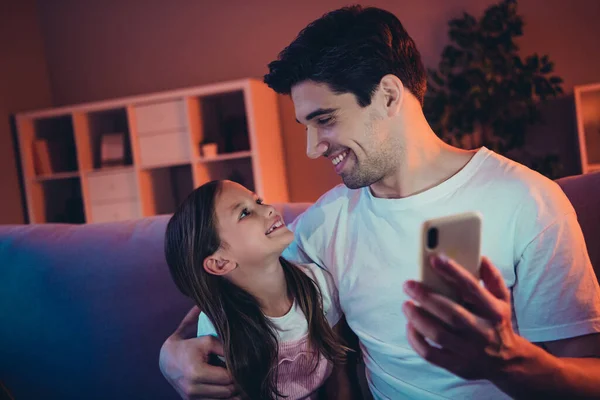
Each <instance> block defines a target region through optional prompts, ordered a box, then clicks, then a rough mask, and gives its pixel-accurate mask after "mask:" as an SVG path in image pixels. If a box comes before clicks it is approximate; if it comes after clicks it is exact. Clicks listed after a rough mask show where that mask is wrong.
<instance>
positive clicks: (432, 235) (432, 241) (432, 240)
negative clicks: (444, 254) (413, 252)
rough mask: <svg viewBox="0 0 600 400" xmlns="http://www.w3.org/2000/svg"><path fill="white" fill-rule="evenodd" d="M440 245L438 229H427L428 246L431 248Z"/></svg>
mask: <svg viewBox="0 0 600 400" xmlns="http://www.w3.org/2000/svg"><path fill="white" fill-rule="evenodd" d="M437 245H438V229H437V228H435V227H433V228H429V230H428V231H427V247H428V248H429V249H431V250H433V249H435V248H436V247H437Z"/></svg>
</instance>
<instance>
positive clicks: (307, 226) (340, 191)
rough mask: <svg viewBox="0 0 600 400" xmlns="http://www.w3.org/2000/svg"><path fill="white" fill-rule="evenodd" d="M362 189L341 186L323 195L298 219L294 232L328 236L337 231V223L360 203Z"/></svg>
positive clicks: (295, 222)
mask: <svg viewBox="0 0 600 400" xmlns="http://www.w3.org/2000/svg"><path fill="white" fill-rule="evenodd" d="M360 192H361V189H357V190H354V189H349V188H348V187H346V186H345V185H343V184H340V185H338V186H336V187H334V188H332V189H331V190H329V191H327V192H326V193H325V194H323V195H322V196H321V197H320V198H319V199H318V200H317V201H316V202H315V203H314V204H312V205H311V206H310V207H309V208H307V209H306V211H304V212H303V213H302V214H300V215H299V216H298V218H296V220H295V221H294V224H293V230H294V232H295V233H296V234H299V233H300V234H304V235H305V234H310V235H311V236H312V235H313V234H314V233H317V232H320V233H323V234H326V232H329V230H332V229H335V225H336V223H337V222H336V221H339V220H340V218H342V219H343V218H344V215H345V214H348V213H349V212H350V209H351V207H350V204H352V203H354V202H356V201H358V199H359V198H360Z"/></svg>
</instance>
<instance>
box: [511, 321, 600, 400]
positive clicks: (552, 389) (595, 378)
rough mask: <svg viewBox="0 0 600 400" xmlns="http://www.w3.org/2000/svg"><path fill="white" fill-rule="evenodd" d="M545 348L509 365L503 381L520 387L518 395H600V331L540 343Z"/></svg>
mask: <svg viewBox="0 0 600 400" xmlns="http://www.w3.org/2000/svg"><path fill="white" fill-rule="evenodd" d="M539 346H540V347H541V348H543V349H545V350H546V351H547V352H546V353H545V354H544V353H539V354H536V353H538V352H540V351H542V352H543V351H544V350H541V349H540V350H534V351H533V352H532V353H531V354H532V356H530V357H526V358H524V359H523V361H522V363H520V364H521V365H519V364H515V365H514V366H513V367H511V368H510V369H508V370H507V371H506V372H505V374H506V377H505V378H504V379H500V384H501V385H506V386H508V385H510V386H512V387H514V388H515V389H516V388H518V387H519V383H520V384H521V388H522V389H521V390H519V391H515V390H512V391H513V392H514V394H515V395H517V396H518V397H523V398H527V397H531V396H533V395H538V396H544V397H545V398H566V397H568V398H573V399H576V398H581V399H588V398H589V399H591V398H594V399H596V398H600V334H597V333H596V334H591V335H585V336H579V337H574V338H569V339H563V340H556V341H552V342H545V343H540V344H539Z"/></svg>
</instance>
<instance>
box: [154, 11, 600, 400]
mask: <svg viewBox="0 0 600 400" xmlns="http://www.w3.org/2000/svg"><path fill="white" fill-rule="evenodd" d="M269 68H270V72H269V74H268V75H266V76H265V82H266V83H267V84H268V85H269V86H270V87H272V88H273V89H274V90H275V91H277V92H278V93H284V94H291V97H292V100H293V102H294V107H295V110H296V116H297V119H298V121H299V122H300V123H302V124H304V125H306V129H307V141H308V144H307V153H308V155H309V156H310V157H312V158H317V157H321V156H324V157H327V158H329V159H330V160H331V162H332V166H333V168H335V170H336V172H337V173H338V174H339V175H340V176H341V177H342V179H343V181H344V184H345V185H340V186H338V187H336V188H334V189H332V190H330V191H329V192H327V193H326V194H325V195H324V196H323V197H322V198H321V199H319V201H318V202H317V203H316V204H315V205H314V206H312V207H311V208H310V209H309V210H307V211H306V212H305V213H304V214H303V215H302V216H300V217H299V218H298V219H297V220H296V221H295V222H294V224H293V226H292V227H291V229H292V230H293V231H294V232H295V236H296V240H295V242H294V243H293V244H292V245H291V246H290V248H289V249H287V251H286V253H285V254H284V255H285V256H286V257H287V258H289V259H291V260H296V261H300V262H307V261H312V262H316V263H317V264H319V265H321V266H323V267H324V268H326V269H328V270H329V271H330V272H331V274H332V275H333V277H334V280H335V282H336V285H337V287H338V291H339V295H340V304H341V307H342V309H343V311H344V313H345V314H346V319H347V321H348V324H349V326H350V327H351V328H352V330H353V331H354V332H355V333H356V335H357V336H358V338H359V339H360V345H361V349H362V354H363V358H364V362H365V366H366V373H367V378H368V382H369V388H370V390H371V392H372V394H373V396H374V397H375V398H377V399H380V398H381V399H384V398H390V399H398V398H418V399H441V398H506V397H508V396H512V397H522V398H532V397H543V398H549V397H569V398H576V397H582V398H583V397H596V398H598V397H600V360H599V359H598V357H600V335H599V334H598V332H600V290H599V288H598V283H597V280H596V278H595V276H594V272H593V270H592V267H591V264H590V261H589V257H588V255H587V252H586V248H585V243H584V240H583V236H582V233H581V229H580V227H579V225H578V223H577V219H576V215H575V212H574V210H573V208H572V206H571V205H570V203H569V201H568V200H567V198H566V197H565V195H564V194H563V193H562V191H561V190H560V189H559V187H558V186H557V185H556V184H555V183H553V182H552V181H550V180H548V179H546V178H544V177H542V176H540V175H539V174H537V173H535V172H533V171H531V170H529V169H527V168H525V167H523V166H521V165H519V164H517V163H514V162H512V161H510V160H508V159H505V158H503V157H501V156H499V155H497V154H494V153H493V152H491V151H489V150H487V149H485V148H482V149H479V150H477V151H464V150H460V149H456V148H453V147H451V146H449V145H447V144H445V143H444V142H442V141H441V140H440V139H438V137H437V136H436V135H435V133H434V132H433V131H432V130H431V128H430V127H429V125H428V124H427V121H426V120H425V118H424V116H423V112H422V103H423V97H424V93H425V90H426V74H425V69H424V67H423V64H422V62H421V59H420V55H419V52H418V51H417V49H416V47H415V44H414V42H413V40H412V39H411V38H410V37H409V36H408V34H407V33H406V31H405V30H404V28H403V27H402V25H401V23H400V21H398V19H397V18H396V17H395V16H394V15H392V14H390V13H388V12H386V11H383V10H380V9H375V8H366V9H362V8H360V7H350V8H344V9H340V10H336V11H333V12H331V13H329V14H327V15H325V16H323V17H322V18H320V19H318V20H316V21H315V22H313V23H311V24H310V25H309V26H308V27H306V28H305V29H304V30H303V31H302V32H301V33H300V34H299V35H298V37H297V38H296V39H295V40H294V41H293V42H292V43H291V44H290V45H289V46H288V47H287V48H286V49H284V50H283V51H282V53H281V54H280V55H279V58H278V59H277V60H276V61H274V62H272V63H271V64H270V65H269ZM472 210H473V211H479V212H480V213H481V214H482V215H483V237H482V252H483V254H484V255H486V256H487V257H489V258H484V259H483V262H482V265H481V278H482V280H483V282H484V284H485V286H481V285H480V284H479V282H477V281H476V280H475V279H473V278H472V277H471V276H469V275H468V274H466V273H465V272H464V271H463V270H462V269H461V268H460V266H457V265H456V264H455V263H454V262H453V261H452V260H449V259H447V258H446V257H444V256H443V255H442V256H441V257H438V258H436V259H434V260H431V262H432V266H433V267H434V269H435V270H436V271H437V272H438V273H439V274H440V275H441V276H442V277H443V278H444V279H446V280H447V281H448V282H450V283H452V284H453V285H454V286H455V287H456V288H457V289H458V290H459V291H460V292H461V293H462V294H463V298H464V300H465V301H466V302H467V303H468V306H464V307H463V306H460V305H458V304H457V303H454V302H452V301H450V300H449V299H446V298H444V297H441V296H439V295H436V294H434V293H432V292H430V291H428V290H427V289H426V288H425V287H424V286H422V285H420V284H419V283H418V282H416V279H417V278H418V276H419V261H418V256H419V246H420V243H419V237H420V235H419V233H420V228H421V224H422V222H423V221H425V220H426V219H429V218H433V217H439V216H443V215H450V214H454V213H458V212H463V211H472ZM193 316H194V315H193V314H191V316H190V319H189V320H187V321H184V323H183V324H182V327H180V329H178V331H176V332H175V333H174V335H173V336H171V337H170V338H169V339H167V341H166V342H165V344H164V346H163V349H162V351H161V362H160V363H161V368H162V370H163V373H164V374H165V376H166V377H167V379H168V380H169V381H170V382H171V383H172V384H173V385H174V386H175V388H176V389H177V390H178V391H179V392H180V393H181V394H182V396H183V397H190V398H227V397H228V396H230V395H232V393H233V392H234V388H233V387H232V386H231V380H230V378H229V377H228V374H227V373H226V371H225V370H224V369H220V370H219V369H216V368H214V367H212V366H210V365H207V363H206V360H207V359H208V354H209V353H210V352H217V353H218V352H219V351H221V349H220V346H219V344H218V342H216V341H214V340H209V339H207V338H198V339H191V340H185V339H184V336H183V334H182V330H183V327H185V326H186V322H187V323H189V321H190V320H193ZM191 324H192V325H193V322H192V323H191Z"/></svg>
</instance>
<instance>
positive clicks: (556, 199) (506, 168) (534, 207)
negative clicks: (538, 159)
mask: <svg viewBox="0 0 600 400" xmlns="http://www.w3.org/2000/svg"><path fill="white" fill-rule="evenodd" d="M475 180H476V181H477V186H478V187H479V189H481V195H482V197H481V198H482V199H485V200H486V201H487V200H489V199H490V198H493V199H494V201H493V202H492V203H497V202H498V201H500V202H505V203H506V204H507V205H509V204H514V205H515V206H516V210H517V213H518V215H520V216H521V217H523V218H525V219H529V220H532V221H537V224H540V225H546V224H548V223H550V222H551V221H552V220H554V219H556V218H557V217H558V216H560V215H563V214H566V213H569V212H572V211H573V207H572V205H571V203H570V201H569V199H568V198H567V196H566V195H565V193H564V192H563V191H562V189H561V188H560V186H559V185H558V184H557V183H556V182H554V181H553V180H551V179H549V178H547V177H546V176H544V175H542V174H540V173H539V172H537V171H534V170H532V169H530V168H528V167H526V166H525V165H522V164H520V163H518V162H516V161H513V160H510V159H508V158H506V157H504V156H501V155H498V154H496V153H492V156H491V157H488V159H487V160H486V163H485V164H484V165H483V166H482V168H481V169H480V170H479V173H478V174H477V177H476V178H475Z"/></svg>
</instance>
